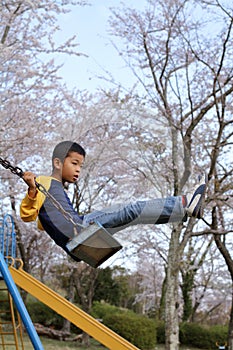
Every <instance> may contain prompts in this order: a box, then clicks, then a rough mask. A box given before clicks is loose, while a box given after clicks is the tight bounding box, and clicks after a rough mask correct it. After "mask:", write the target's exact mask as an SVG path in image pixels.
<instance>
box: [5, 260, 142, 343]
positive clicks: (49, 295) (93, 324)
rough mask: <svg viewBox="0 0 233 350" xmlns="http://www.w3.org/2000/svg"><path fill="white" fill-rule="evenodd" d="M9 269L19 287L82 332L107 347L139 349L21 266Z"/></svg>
mask: <svg viewBox="0 0 233 350" xmlns="http://www.w3.org/2000/svg"><path fill="white" fill-rule="evenodd" d="M9 270H10V273H11V276H12V277H13V279H14V282H15V283H16V284H17V285H18V286H19V287H20V288H22V289H24V290H25V291H26V292H28V293H29V294H31V295H33V296H34V297H35V298H37V299H38V300H40V301H41V302H42V303H44V304H45V305H47V306H48V307H50V308H51V309H53V310H54V311H55V312H57V313H58V314H60V315H61V316H62V317H64V318H66V319H67V320H69V321H70V322H71V323H73V324H74V325H75V326H77V327H78V328H80V329H82V330H83V331H84V332H86V333H88V334H89V335H90V336H91V337H93V338H94V339H96V340H97V341H99V342H100V343H101V344H103V345H104V346H106V347H107V348H108V349H111V350H116V349H117V350H139V349H138V348H137V347H136V346H134V345H133V344H131V343H129V342H128V341H127V340H125V339H124V338H122V337H120V336H119V335H118V334H117V333H115V332H113V331H112V330H111V329H109V328H107V327H106V326H105V325H103V324H102V323H100V322H99V321H97V320H95V319H94V318H93V317H91V316H90V315H88V314H87V313H86V312H84V311H83V310H81V309H80V308H78V307H77V306H75V305H73V304H72V303H70V302H69V301H68V300H66V299H65V298H63V297H62V296H60V295H59V294H57V293H56V292H54V291H53V290H52V289H50V288H49V287H47V286H46V285H45V284H43V283H41V282H40V281H38V280H37V279H35V278H34V277H32V276H31V275H29V274H28V273H27V272H25V271H24V270H23V269H22V268H21V267H20V268H19V269H15V268H14V267H12V266H10V267H9Z"/></svg>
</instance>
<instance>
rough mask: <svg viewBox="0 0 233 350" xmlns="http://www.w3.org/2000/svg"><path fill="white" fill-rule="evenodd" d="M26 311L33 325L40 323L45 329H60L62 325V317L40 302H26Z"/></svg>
mask: <svg viewBox="0 0 233 350" xmlns="http://www.w3.org/2000/svg"><path fill="white" fill-rule="evenodd" d="M27 310H28V313H29V315H30V317H31V319H32V322H34V323H40V324H42V325H43V326H46V327H48V326H51V325H52V326H54V327H56V328H61V327H62V325H63V317H62V316H60V315H58V314H57V313H56V312H55V311H53V310H52V309H50V308H49V307H48V306H46V305H45V304H43V303H41V302H40V301H37V300H30V301H28V302H27Z"/></svg>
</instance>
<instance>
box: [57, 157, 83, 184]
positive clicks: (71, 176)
mask: <svg viewBox="0 0 233 350" xmlns="http://www.w3.org/2000/svg"><path fill="white" fill-rule="evenodd" d="M83 163H84V157H83V156H82V155H81V154H79V153H77V152H70V153H69V155H68V156H67V157H66V158H65V160H64V163H63V166H62V181H63V182H65V181H67V182H69V183H74V182H76V181H77V180H78V178H79V174H80V171H81V168H82V166H83Z"/></svg>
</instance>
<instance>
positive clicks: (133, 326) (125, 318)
mask: <svg viewBox="0 0 233 350" xmlns="http://www.w3.org/2000/svg"><path fill="white" fill-rule="evenodd" d="M103 322H104V324H105V325H106V326H108V327H109V328H111V329H112V330H113V331H114V332H116V333H117V334H119V335H121V336H122V337H123V338H125V339H127V340H128V341H129V342H130V343H132V344H134V345H135V346H137V347H139V348H140V349H143V350H146V349H152V348H155V345H156V325H155V322H154V321H152V320H151V319H148V318H147V317H143V316H138V315H136V314H135V315H134V314H132V313H127V312H125V313H118V314H117V313H114V314H109V315H105V317H104V318H103Z"/></svg>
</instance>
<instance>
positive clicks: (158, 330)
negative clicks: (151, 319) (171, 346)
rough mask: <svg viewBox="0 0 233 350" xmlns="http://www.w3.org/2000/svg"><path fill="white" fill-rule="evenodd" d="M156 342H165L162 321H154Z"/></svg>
mask: <svg viewBox="0 0 233 350" xmlns="http://www.w3.org/2000/svg"><path fill="white" fill-rule="evenodd" d="M156 334H157V343H158V344H165V323H164V322H163V321H158V322H156Z"/></svg>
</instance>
